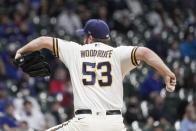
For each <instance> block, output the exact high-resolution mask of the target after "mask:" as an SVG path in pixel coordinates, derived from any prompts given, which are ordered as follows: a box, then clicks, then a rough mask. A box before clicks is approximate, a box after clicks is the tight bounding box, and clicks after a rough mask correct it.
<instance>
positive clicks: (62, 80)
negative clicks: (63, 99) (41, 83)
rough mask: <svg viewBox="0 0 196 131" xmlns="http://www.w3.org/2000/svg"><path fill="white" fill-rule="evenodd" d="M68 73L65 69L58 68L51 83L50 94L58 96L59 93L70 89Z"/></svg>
mask: <svg viewBox="0 0 196 131" xmlns="http://www.w3.org/2000/svg"><path fill="white" fill-rule="evenodd" d="M68 77H69V76H68V71H67V70H65V69H64V68H63V67H57V69H56V70H55V71H54V74H53V76H52V78H51V81H50V83H49V93H50V94H51V95H56V94H58V93H62V94H63V92H67V91H68V90H69V87H70V83H69V81H68V80H69V78H68Z"/></svg>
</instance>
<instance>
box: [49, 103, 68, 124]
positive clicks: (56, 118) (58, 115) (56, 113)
mask: <svg viewBox="0 0 196 131" xmlns="http://www.w3.org/2000/svg"><path fill="white" fill-rule="evenodd" d="M62 109H63V108H62V106H61V105H60V103H59V102H57V101H56V102H53V103H52V105H51V111H50V112H48V113H46V114H45V119H46V128H50V127H53V126H55V125H58V124H61V123H62V122H63V121H65V118H63V116H65V115H63V114H62Z"/></svg>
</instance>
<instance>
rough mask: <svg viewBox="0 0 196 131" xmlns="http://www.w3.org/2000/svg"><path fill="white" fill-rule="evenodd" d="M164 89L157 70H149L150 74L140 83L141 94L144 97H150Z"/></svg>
mask: <svg viewBox="0 0 196 131" xmlns="http://www.w3.org/2000/svg"><path fill="white" fill-rule="evenodd" d="M161 89H162V81H161V79H160V76H159V74H158V73H157V72H154V71H149V72H148V75H147V76H146V78H145V79H144V81H143V83H141V85H140V95H141V97H142V98H145V99H147V98H149V96H150V95H151V94H152V93H154V92H160V91H161Z"/></svg>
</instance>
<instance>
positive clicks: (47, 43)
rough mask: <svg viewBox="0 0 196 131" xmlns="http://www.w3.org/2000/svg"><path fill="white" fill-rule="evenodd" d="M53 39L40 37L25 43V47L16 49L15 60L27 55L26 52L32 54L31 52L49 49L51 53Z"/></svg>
mask: <svg viewBox="0 0 196 131" xmlns="http://www.w3.org/2000/svg"><path fill="white" fill-rule="evenodd" d="M53 41H54V38H52V37H47V36H41V37H38V38H36V39H34V40H32V41H30V42H29V43H27V44H26V45H25V46H23V47H22V48H20V49H18V50H17V52H16V55H15V59H17V58H19V57H21V55H22V54H25V53H28V52H33V51H38V50H41V49H43V48H46V49H49V50H50V51H52V52H53V53H54V51H53V46H54V45H53V44H54V42H53Z"/></svg>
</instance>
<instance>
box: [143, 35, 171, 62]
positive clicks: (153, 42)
mask: <svg viewBox="0 0 196 131" xmlns="http://www.w3.org/2000/svg"><path fill="white" fill-rule="evenodd" d="M146 46H147V47H148V48H150V49H151V50H153V51H154V52H156V53H157V54H158V55H159V56H160V57H161V58H162V59H163V60H165V59H166V57H167V49H168V48H167V43H166V42H165V41H164V40H163V39H162V38H161V34H159V33H153V34H152V36H151V38H150V39H149V40H148V41H147V43H146Z"/></svg>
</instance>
